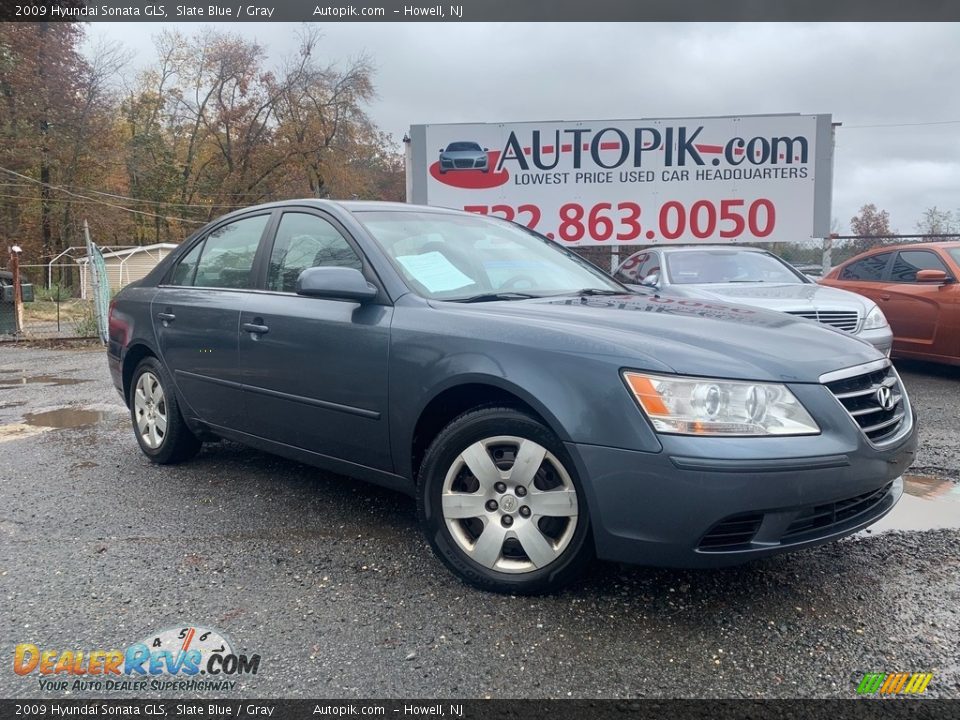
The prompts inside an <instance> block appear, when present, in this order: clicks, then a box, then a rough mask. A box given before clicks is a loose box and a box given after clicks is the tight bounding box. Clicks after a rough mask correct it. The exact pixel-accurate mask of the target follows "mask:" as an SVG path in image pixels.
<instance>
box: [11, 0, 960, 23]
mask: <svg viewBox="0 0 960 720" xmlns="http://www.w3.org/2000/svg"><path fill="white" fill-rule="evenodd" d="M0 20H2V21H13V22H39V21H53V22H65V21H83V22H200V23H209V22H585V21H597V22H628V21H690V20H701V21H703V20H705V21H717V20H738V21H868V22H869V21H913V22H916V21H938V20H939V21H943V20H949V21H957V20H960V3H958V2H956V0H913V2H903V0H453V2H442V3H441V2H430V1H429V0H426V1H424V0H419V1H418V0H364V1H363V2H352V1H350V0H313V1H311V0H252V1H251V0H219V1H218V0H212V1H211V0H174V1H173V2H170V1H169V0H155V1H154V2H147V1H145V0H0Z"/></svg>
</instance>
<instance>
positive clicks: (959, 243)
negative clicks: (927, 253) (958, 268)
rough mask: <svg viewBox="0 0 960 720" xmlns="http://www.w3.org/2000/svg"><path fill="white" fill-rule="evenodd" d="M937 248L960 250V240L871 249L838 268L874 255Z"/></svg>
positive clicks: (881, 246) (882, 246) (883, 246)
mask: <svg viewBox="0 0 960 720" xmlns="http://www.w3.org/2000/svg"><path fill="white" fill-rule="evenodd" d="M937 248H944V249H953V248H960V240H947V241H940V242H936V241H932V242H919V243H895V244H893V245H880V246H878V247H875V248H870V249H869V250H864V251H863V252H861V253H857V254H856V255H854V256H853V257H852V258H849V259H847V260H844V261H843V262H842V263H840V264H839V265H837V267H838V268H841V267H843V266H845V265H850V264H851V263H853V262H856V261H857V260H860V259H862V258H865V257H870V256H872V255H882V254H883V253H892V252H896V251H897V250H935V249H937Z"/></svg>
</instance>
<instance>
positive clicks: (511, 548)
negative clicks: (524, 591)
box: [440, 436, 578, 573]
mask: <svg viewBox="0 0 960 720" xmlns="http://www.w3.org/2000/svg"><path fill="white" fill-rule="evenodd" d="M440 500H441V509H442V512H443V518H444V522H445V523H446V526H447V529H448V530H449V531H450V534H451V536H452V537H453V539H454V541H455V542H456V543H457V545H458V546H459V547H460V549H461V550H462V551H463V552H464V553H466V555H467V556H468V557H470V558H471V559H472V560H474V561H475V562H477V563H479V564H480V565H483V566H484V567H486V568H489V569H491V570H496V571H499V572H505V573H528V572H533V571H534V570H538V569H540V568H543V567H546V566H547V565H549V564H550V563H552V562H553V561H555V560H557V559H558V558H559V557H560V556H561V555H562V554H563V552H564V550H566V548H567V546H568V545H569V544H570V541H571V540H572V539H573V536H574V532H575V531H576V528H577V522H578V504H577V491H576V488H575V487H574V484H573V481H572V480H571V478H570V474H569V473H568V472H567V470H566V469H565V468H564V467H563V463H561V462H560V460H559V459H557V457H556V456H554V455H553V454H552V453H551V452H549V451H548V450H547V449H546V448H545V447H543V446H542V445H540V444H538V443H536V442H534V441H533V440H529V439H526V438H522V437H515V436H498V437H490V438H486V439H484V440H480V441H478V442H475V443H473V444H472V445H470V446H468V447H467V448H466V449H465V450H463V452H461V453H460V454H459V455H458V456H457V457H456V458H455V459H454V461H453V463H452V464H451V466H450V468H449V470H448V471H447V474H446V477H445V479H444V483H443V490H442V493H441V498H440Z"/></svg>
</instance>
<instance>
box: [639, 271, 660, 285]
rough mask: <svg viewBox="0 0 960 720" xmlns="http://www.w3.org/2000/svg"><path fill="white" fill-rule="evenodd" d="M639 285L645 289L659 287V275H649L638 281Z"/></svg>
mask: <svg viewBox="0 0 960 720" xmlns="http://www.w3.org/2000/svg"><path fill="white" fill-rule="evenodd" d="M640 284H641V285H646V286H647V287H658V286H659V285H660V273H650V274H649V275H647V276H646V277H645V278H644V279H643V280H641V281H640Z"/></svg>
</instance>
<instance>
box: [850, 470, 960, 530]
mask: <svg viewBox="0 0 960 720" xmlns="http://www.w3.org/2000/svg"><path fill="white" fill-rule="evenodd" d="M935 528H960V483H956V482H953V481H952V480H948V479H946V478H938V477H929V476H926V475H904V476H903V497H902V498H900V502H898V503H897V506H896V507H895V508H894V509H893V510H892V511H891V512H890V514H889V515H887V516H886V517H885V518H883V519H882V520H880V521H879V522H877V523H875V524H873V525H871V526H870V528H869V529H868V530H867V532H884V531H886V530H914V531H915V530H933V529H935Z"/></svg>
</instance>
